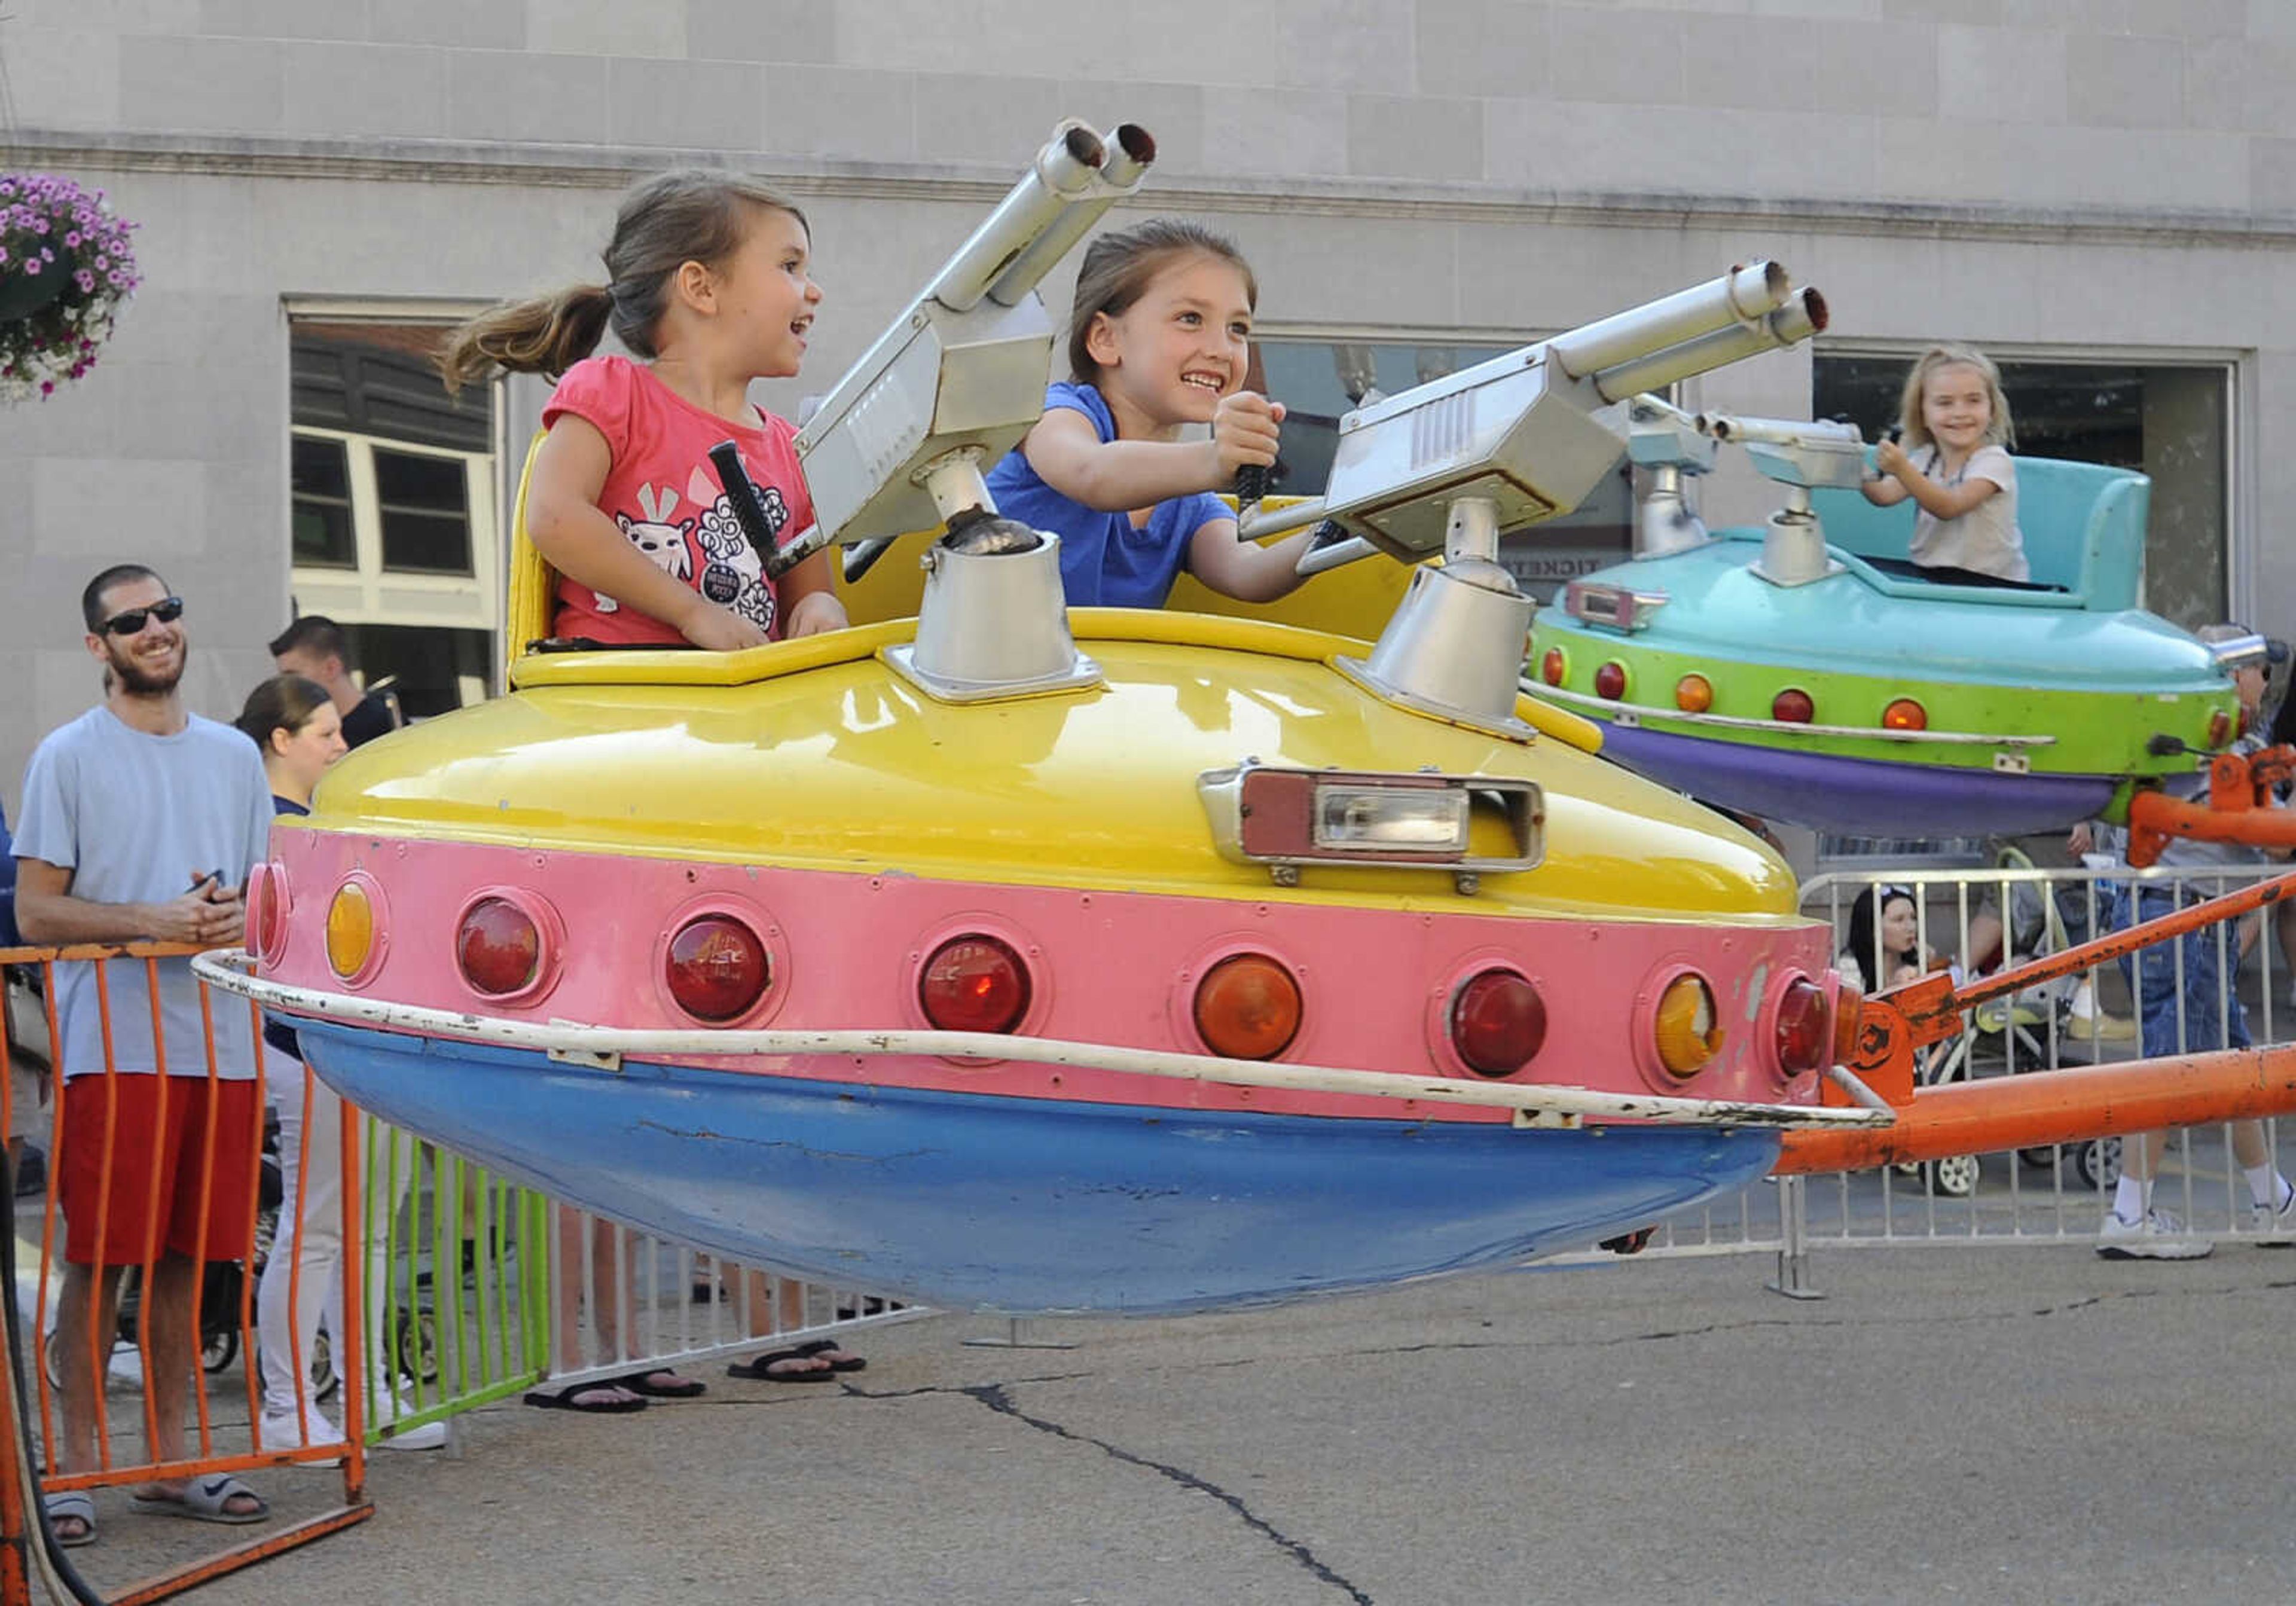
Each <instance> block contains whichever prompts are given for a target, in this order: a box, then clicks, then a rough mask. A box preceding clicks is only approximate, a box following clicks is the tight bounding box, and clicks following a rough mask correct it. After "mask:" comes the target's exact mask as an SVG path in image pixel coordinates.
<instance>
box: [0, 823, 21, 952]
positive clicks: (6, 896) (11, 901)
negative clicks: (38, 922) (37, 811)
mask: <svg viewBox="0 0 2296 1606" xmlns="http://www.w3.org/2000/svg"><path fill="white" fill-rule="evenodd" d="M23 943H24V936H23V933H22V932H21V931H19V930H16V856H15V854H14V853H12V851H10V849H9V847H8V811H7V810H6V809H5V808H0V948H16V947H21V946H23Z"/></svg>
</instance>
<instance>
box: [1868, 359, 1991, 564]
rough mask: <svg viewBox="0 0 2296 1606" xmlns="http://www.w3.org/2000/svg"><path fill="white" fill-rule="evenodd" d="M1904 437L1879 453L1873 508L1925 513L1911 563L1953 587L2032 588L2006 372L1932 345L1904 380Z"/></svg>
mask: <svg viewBox="0 0 2296 1606" xmlns="http://www.w3.org/2000/svg"><path fill="white" fill-rule="evenodd" d="M1898 430H1899V431H1900V432H1901V433H1902V434H1903V436H1904V438H1905V443H1904V445H1902V446H1901V445H1899V444H1898V441H1896V440H1894V439H1888V438H1885V439H1883V440H1882V441H1881V442H1880V443H1879V444H1878V445H1876V446H1875V447H1874V468H1875V469H1876V471H1877V472H1876V473H1875V474H1874V476H1873V477H1871V478H1869V479H1867V480H1866V483H1865V487H1864V489H1865V492H1866V501H1868V502H1871V503H1872V504H1874V505H1875V506H1876V507H1895V506H1896V505H1897V504H1898V503H1900V502H1903V501H1904V500H1905V499H1906V498H1907V497H1908V496H1911V497H1912V498H1913V499H1914V501H1915V504H1917V505H1918V506H1919V507H1920V509H1921V512H1920V513H1919V514H1918V515H1917V516H1916V517H1915V520H1914V538H1913V543H1912V545H1911V546H1910V547H1909V548H1908V549H1907V555H1908V556H1909V557H1911V558H1912V559H1913V561H1915V563H1916V564H1918V565H1920V566H1921V567H1922V568H1923V569H1931V570H1934V571H1935V572H1936V578H1939V579H1940V580H1946V581H1966V580H1968V579H1970V578H1972V577H1976V578H1978V580H1979V583H1982V581H1983V580H1984V579H2002V580H2016V581H2026V580H2030V578H2032V570H2031V569H2030V567H2029V566H2028V565H2027V564H2026V561H2025V542H2024V537H2022V536H2021V534H2019V532H2018V529H2017V466H2016V464H2015V463H2013V462H2012V461H2011V460H2010V456H2009V450H2008V448H2009V446H2010V444H2011V442H2012V441H2013V440H2014V439H2015V431H2014V430H2013V428H2012V426H2011V424H2010V420H2009V398H2008V397H2006V396H2005V395H2003V394H2002V390H2001V371H2000V370H1999V369H1998V368H1996V367H1995V366H1994V365H1993V359H1992V358H1991V357H1989V356H1986V355H1985V354H1984V353H1983V352H1981V351H1980V350H1978V349H1977V348H1975V347H1973V346H1957V345H1947V346H1932V347H1931V348H1929V349H1928V350H1927V351H1924V352H1923V353H1922V355H1921V356H1920V357H1919V359H1917V360H1916V361H1915V364H1914V366H1913V369H1912V371H1911V372H1909V373H1907V375H1906V389H1905V393H1904V395H1903V397H1901V398H1900V399H1899V402H1898Z"/></svg>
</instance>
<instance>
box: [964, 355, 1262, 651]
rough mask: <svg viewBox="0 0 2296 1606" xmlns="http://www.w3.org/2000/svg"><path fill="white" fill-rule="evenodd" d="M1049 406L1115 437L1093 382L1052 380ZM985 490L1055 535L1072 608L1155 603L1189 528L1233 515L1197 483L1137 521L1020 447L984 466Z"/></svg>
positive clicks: (1182, 553) (1172, 575)
mask: <svg viewBox="0 0 2296 1606" xmlns="http://www.w3.org/2000/svg"><path fill="white" fill-rule="evenodd" d="M1054 407H1066V408H1067V409H1069V411H1070V412H1071V413H1081V414H1084V415H1085V416H1086V417H1087V418H1089V419H1090V420H1092V427H1093V428H1094V430H1096V431H1098V433H1099V435H1100V438H1101V439H1102V440H1103V441H1111V440H1114V439H1115V438H1116V417H1115V415H1114V414H1111V412H1109V410H1108V403H1107V402H1106V401H1104V400H1103V399H1102V397H1101V394H1100V391H1099V390H1098V389H1096V388H1095V387H1094V386H1091V385H1077V384H1058V385H1053V386H1051V387H1049V388H1048V389H1046V391H1045V411H1046V412H1047V413H1049V412H1051V411H1052V410H1053V409H1054ZM988 494H989V495H990V496H994V497H995V498H996V511H997V512H1000V513H1002V514H1003V515H1004V516H1005V518H1007V519H1015V520H1019V521H1020V522H1021V523H1022V524H1025V525H1028V526H1029V528H1030V529H1046V530H1050V531H1052V532H1053V534H1054V535H1056V536H1058V537H1060V538H1061V586H1062V590H1064V591H1065V592H1066V593H1067V594H1068V602H1069V606H1070V607H1071V608H1089V607H1094V606H1100V607H1106V608H1161V607H1162V606H1163V605H1164V599H1165V598H1166V597H1168V596H1169V595H1170V594H1171V592H1172V582H1173V581H1174V580H1176V579H1177V578H1179V574H1180V569H1181V568H1182V566H1183V565H1185V563H1186V562H1187V559H1188V543H1189V542H1190V541H1191V540H1193V538H1194V537H1195V533H1196V532H1197V531H1198V530H1200V529H1202V528H1203V527H1204V526H1205V525H1207V524H1210V522H1211V521H1212V520H1215V519H1233V518H1234V517H1235V515H1234V513H1232V512H1229V511H1228V508H1227V504H1226V503H1224V502H1222V501H1221V500H1220V499H1219V498H1218V496H1213V495H1212V494H1211V493H1210V491H1197V492H1195V493H1193V495H1190V496H1174V497H1172V498H1171V499H1170V500H1169V501H1165V502H1159V503H1158V504H1156V506H1155V509H1154V511H1152V512H1150V513H1149V515H1148V522H1147V523H1146V524H1145V525H1143V526H1142V527H1141V528H1139V529H1134V528H1133V526H1132V515H1131V514H1129V513H1103V512H1101V511H1100V510H1099V509H1097V508H1090V507H1087V506H1086V505H1085V504H1083V503H1081V502H1078V500H1077V499H1076V498H1075V497H1073V496H1062V494H1061V493H1060V492H1058V491H1056V490H1054V488H1052V487H1051V486H1049V485H1046V483H1045V481H1044V478H1043V476H1041V475H1039V474H1038V473H1037V471H1036V468H1035V466H1034V465H1033V464H1031V463H1029V457H1028V454H1027V453H1026V452H1025V451H1023V450H1022V449H1021V448H1020V447H1014V448H1013V450H1011V451H1010V452H1007V453H1006V454H1005V459H1004V461H1003V462H1001V463H998V464H997V465H996V467H995V468H993V469H991V470H989V471H988Z"/></svg>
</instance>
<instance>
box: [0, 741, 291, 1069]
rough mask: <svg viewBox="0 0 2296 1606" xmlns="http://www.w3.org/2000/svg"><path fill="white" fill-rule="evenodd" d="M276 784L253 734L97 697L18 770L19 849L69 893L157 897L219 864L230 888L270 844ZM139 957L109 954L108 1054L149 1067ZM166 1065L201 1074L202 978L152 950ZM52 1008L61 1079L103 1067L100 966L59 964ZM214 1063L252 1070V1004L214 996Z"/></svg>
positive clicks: (113, 900) (103, 900) (130, 1065)
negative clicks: (168, 728) (156, 729)
mask: <svg viewBox="0 0 2296 1606" xmlns="http://www.w3.org/2000/svg"><path fill="white" fill-rule="evenodd" d="M270 837H271V786H270V783H268V782H267V781H266V780H265V779H264V775H263V760H262V758H260V757H258V754H257V752H256V750H255V743H253V742H250V741H249V740H248V739H247V738H246V737H245V736H243V735H242V734H241V733H239V732H238V731H236V730H234V729H233V728H232V727H231V726H230V725H218V724H217V723H216V722H215V721H214V720H212V719H202V718H201V717H199V716H198V715H197V714H193V715H192V716H191V717H189V719H188V720H187V722H186V723H185V725H184V728H183V729H182V730H180V731H177V732H176V733H175V734H174V735H172V736H153V735H150V734H148V733H145V732H143V731H139V730H136V729H135V728H134V727H133V726H130V725H125V724H123V723H122V722H121V721H120V719H119V717H118V716H117V715H115V714H114V713H112V711H111V709H108V708H105V707H103V706H102V705H101V704H99V705H97V706H96V707H94V708H93V709H89V710H88V711H87V712H86V713H85V714H83V715H81V716H80V717H78V719H75V720H73V721H72V722H71V723H70V725H61V726H59V727H58V728H56V729H55V730H53V731H51V732H49V733H48V734H47V736H46V738H45V740H43V741H42V742H41V743H40V745H39V746H38V748H37V749H36V750H34V751H33V753H32V762H31V764H30V766H29V767H28V768H27V769H26V770H25V771H24V817H23V818H22V819H21V820H20V821H19V822H18V823H17V829H16V840H15V842H14V843H13V845H12V847H13V850H14V853H15V856H17V857H18V858H20V859H39V860H41V861H42V862H43V863H45V864H55V865H59V866H61V867H62V868H64V869H67V870H70V872H71V873H72V878H71V895H72V896H73V897H78V898H86V900H88V901H89V902H91V903H98V904H145V903H151V904H157V903H166V902H167V901H168V899H170V898H172V897H176V896H178V895H179V894H181V893H183V892H184V891H186V890H188V889H190V887H191V886H192V885H193V876H194V875H195V874H198V875H204V874H206V873H208V872H209V871H219V872H221V873H222V875H223V883H224V885H225V886H227V887H241V886H244V885H245V884H246V882H247V873H248V871H249V870H250V868H252V867H253V866H254V865H255V864H257V863H258V861H259V860H261V859H262V858H263V856H264V855H265V853H266V851H267V844H268V843H269V840H270ZM145 963H146V962H144V961H143V960H141V959H112V960H106V961H105V962H104V980H105V985H106V986H107V987H108V988H109V989H110V992H111V1046H112V1055H113V1059H112V1062H113V1064H114V1065H116V1066H117V1067H118V1068H119V1069H121V1070H123V1071H150V1070H152V1069H154V1068H155V1065H156V1063H157V1056H156V1054H155V1052H154V1050H153V1046H152V1004H151V997H150V995H149V994H148V993H147V992H146V990H145V987H144V965H145ZM152 963H154V964H156V966H157V967H158V970H159V975H160V1028H161V1030H162V1031H163V1032H164V1033H165V1041H164V1044H163V1046H164V1047H165V1049H166V1051H167V1061H168V1074H169V1075H170V1076H182V1077H203V1076H205V1075H207V1073H208V1067H207V1052H206V1047H205V1043H206V1034H205V1033H204V1032H203V1031H202V1030H201V1024H200V989H199V984H198V982H197V981H195V980H194V979H193V976H192V962H191V961H190V960H188V959H161V960H157V961H153V962H152ZM55 974H56V1018H57V1023H58V1025H59V1026H60V1027H61V1029H62V1033H63V1042H62V1044H61V1050H62V1061H61V1063H62V1068H63V1073H64V1075H65V1076H66V1077H76V1076H83V1075H86V1074H87V1073H88V1072H91V1071H101V1070H102V1069H103V1028H102V1019H101V1014H100V1011H99V1008H98V1000H97V996H96V990H95V968H94V965H92V964H90V963H86V962H80V963H72V964H60V965H58V966H56V971H55ZM214 1019H215V1043H216V1070H217V1075H219V1076H222V1077H226V1078H230V1079H234V1080H236V1079H239V1078H242V1077H252V1076H254V1075H255V1074H256V1065H255V1055H254V1045H253V1044H252V1043H250V1041H249V1036H250V1034H249V1032H248V1020H247V1009H246V1006H245V1005H244V1004H240V1003H239V1002H238V1001H237V1000H235V999H232V998H227V997H225V996H221V995H218V996H217V998H216V1000H215V1007H214Z"/></svg>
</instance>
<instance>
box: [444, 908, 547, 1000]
mask: <svg viewBox="0 0 2296 1606" xmlns="http://www.w3.org/2000/svg"><path fill="white" fill-rule="evenodd" d="M455 963H456V964H457V965H458V966H460V967H461V968H462V971H463V980H465V981H467V982H469V983H470V984H471V987H473V988H474V989H475V990H477V991H479V992H481V993H484V994H486V995H487V996H488V997H491V998H500V997H504V996H507V995H509V994H512V993H516V992H522V991H523V990H525V989H526V988H527V987H531V986H532V985H533V984H534V979H535V977H537V975H539V974H540V973H541V971H542V931H541V929H540V928H539V927H537V925H536V924H535V923H534V917H533V916H532V915H530V914H528V913H527V912H526V911H525V910H523V909H521V908H520V907H519V906H518V905H516V904H514V903H512V902H511V901H510V900H509V899H508V898H506V897H482V898H480V900H479V901H478V902H477V903H475V904H472V905H471V910H470V913H469V914H465V915H463V924H462V927H461V929H460V930H457V931H456V932H455Z"/></svg>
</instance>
